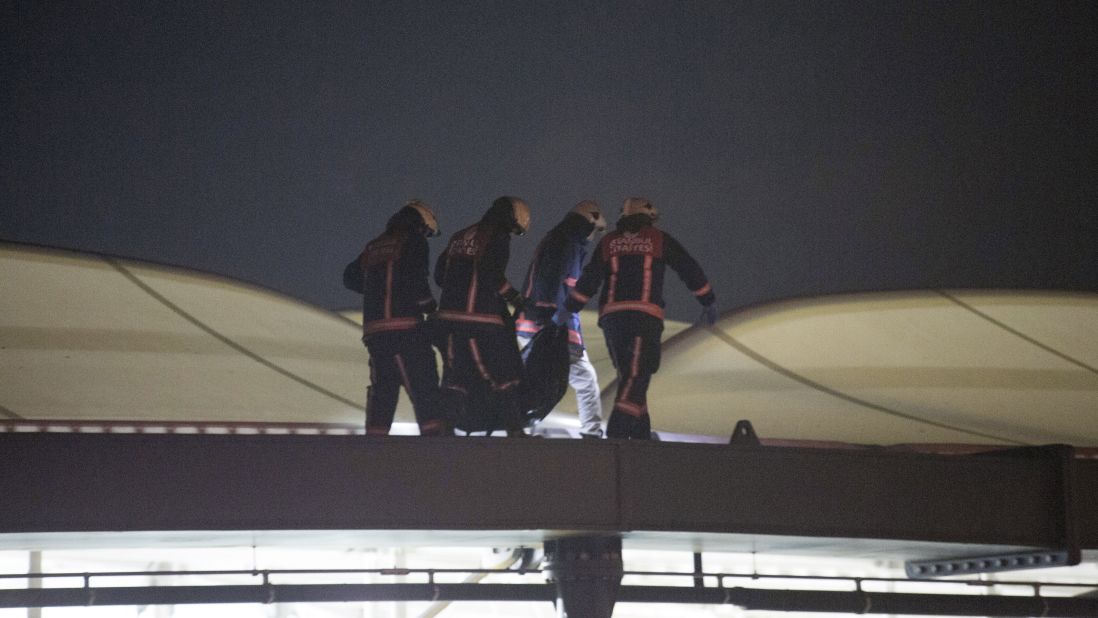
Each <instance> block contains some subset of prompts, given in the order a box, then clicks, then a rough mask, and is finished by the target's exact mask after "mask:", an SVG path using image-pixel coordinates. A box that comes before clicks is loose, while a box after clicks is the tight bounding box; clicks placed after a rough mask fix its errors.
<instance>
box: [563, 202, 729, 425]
mask: <svg viewBox="0 0 1098 618" xmlns="http://www.w3.org/2000/svg"><path fill="white" fill-rule="evenodd" d="M657 219H659V212H658V211H657V210H656V207H655V206H653V205H652V203H651V202H649V201H648V200H646V199H644V198H640V197H631V198H629V199H627V200H625V203H624V204H623V205H622V209H621V218H620V219H618V223H617V227H616V229H615V230H614V231H613V232H611V233H609V234H607V235H606V236H605V237H604V238H603V239H602V242H600V243H599V246H598V249H597V250H596V251H595V255H594V256H592V258H591V261H590V262H589V263H588V264H587V266H586V267H585V268H584V269H583V274H582V275H581V276H580V278H579V281H578V282H576V286H575V287H574V288H573V289H572V291H571V293H570V294H569V296H568V300H567V301H566V304H565V307H566V309H567V310H568V311H572V312H575V311H579V310H580V309H581V308H583V306H584V305H585V304H587V301H588V300H590V298H591V297H592V296H594V294H595V293H596V292H598V291H599V289H600V288H601V289H602V293H601V294H600V296H599V326H600V327H601V328H602V330H603V334H604V335H605V337H606V346H607V348H608V349H609V351H610V360H611V361H613V363H614V368H615V369H616V370H617V372H618V391H617V394H616V395H615V399H614V409H613V411H612V412H611V413H610V421H609V423H608V424H607V427H606V435H607V437H609V438H628V439H635V440H648V439H651V436H652V428H651V421H650V419H649V415H648V397H647V394H648V384H649V381H650V380H651V378H652V374H654V373H656V371H657V370H658V369H659V366H660V335H661V333H662V332H663V306H664V302H663V276H664V266H665V265H666V266H670V267H671V268H672V269H673V270H674V271H675V272H676V273H678V275H679V278H680V279H682V281H683V283H685V284H686V287H688V288H689V289H690V291H691V292H693V294H694V296H695V297H696V298H697V299H698V302H700V303H701V305H702V307H703V310H702V318H701V319H702V321H704V322H706V323H708V324H713V323H714V322H716V319H717V307H716V304H715V301H716V296H715V295H714V294H713V289H712V287H710V285H709V280H708V279H706V276H705V273H704V272H702V269H701V267H700V266H699V265H698V263H697V262H696V261H695V260H694V258H692V257H691V256H690V254H689V253H687V252H686V249H684V248H683V246H682V245H681V244H679V242H678V241H677V240H675V239H674V238H672V237H671V235H670V234H668V233H666V232H664V231H662V230H660V229H658V228H657V227H656V226H655V223H656V221H657Z"/></svg>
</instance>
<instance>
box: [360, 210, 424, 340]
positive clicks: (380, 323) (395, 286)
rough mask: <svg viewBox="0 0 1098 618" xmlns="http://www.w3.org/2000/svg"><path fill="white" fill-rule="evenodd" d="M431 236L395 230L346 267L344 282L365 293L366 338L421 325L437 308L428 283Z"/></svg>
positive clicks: (412, 328)
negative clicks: (428, 245) (428, 237)
mask: <svg viewBox="0 0 1098 618" xmlns="http://www.w3.org/2000/svg"><path fill="white" fill-rule="evenodd" d="M428 251H429V249H428V247H427V239H426V238H424V237H423V236H422V235H421V234H419V233H417V232H415V231H413V230H411V229H403V228H390V229H389V230H387V231H386V232H385V233H384V234H382V235H381V236H378V237H377V238H375V239H373V240H371V241H370V242H369V243H368V244H367V245H366V248H365V249H363V250H362V253H361V254H360V255H359V256H358V258H357V259H355V260H354V261H353V262H351V263H350V264H348V265H347V267H346V268H344V269H343V285H344V286H345V287H347V288H348V289H351V290H354V291H356V292H359V293H361V294H362V339H363V341H365V340H366V339H368V338H369V337H370V336H372V335H376V334H379V333H388V332H399V331H408V330H414V329H416V328H417V327H418V326H419V324H420V322H422V321H423V314H424V313H430V312H432V311H434V310H435V307H436V304H435V299H434V297H433V296H432V295H431V288H430V285H429V284H428V283H427V277H428V274H429V271H428V268H429V267H430V258H429V256H428Z"/></svg>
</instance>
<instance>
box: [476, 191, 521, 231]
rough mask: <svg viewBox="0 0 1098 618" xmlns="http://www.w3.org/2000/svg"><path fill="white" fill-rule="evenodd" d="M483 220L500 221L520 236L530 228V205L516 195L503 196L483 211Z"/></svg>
mask: <svg viewBox="0 0 1098 618" xmlns="http://www.w3.org/2000/svg"><path fill="white" fill-rule="evenodd" d="M482 220H484V221H492V222H495V223H501V224H503V225H506V226H507V227H508V228H509V231H510V232H511V233H512V234H515V235H516V236H522V235H523V234H525V233H526V230H528V229H530V207H529V206H527V205H526V202H524V201H522V200H521V199H519V198H517V197H510V196H506V195H505V196H503V197H500V198H496V201H494V202H492V207H491V208H489V209H488V212H486V213H484V218H483V219H482Z"/></svg>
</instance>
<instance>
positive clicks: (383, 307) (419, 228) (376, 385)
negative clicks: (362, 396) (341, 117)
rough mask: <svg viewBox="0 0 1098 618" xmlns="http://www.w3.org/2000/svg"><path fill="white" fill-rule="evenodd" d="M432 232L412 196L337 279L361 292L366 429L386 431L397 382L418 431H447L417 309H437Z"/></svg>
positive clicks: (430, 216) (427, 215) (427, 212)
mask: <svg viewBox="0 0 1098 618" xmlns="http://www.w3.org/2000/svg"><path fill="white" fill-rule="evenodd" d="M438 234H439V228H438V222H437V220H436V219H435V215H434V213H433V212H431V209H430V208H428V207H427V205H426V204H424V203H423V202H420V201H419V200H412V201H410V202H408V203H407V204H405V205H404V207H403V208H401V209H400V210H398V211H397V212H396V214H394V215H393V216H392V217H391V218H390V219H389V222H388V224H387V225H386V226H385V232H384V233H383V234H382V235H381V236H378V237H377V238H375V239H373V240H371V241H370V242H369V243H368V244H367V245H366V248H365V249H363V251H362V253H361V255H359V256H358V258H356V259H355V260H354V261H353V262H351V263H350V264H348V265H347V267H346V268H345V269H344V270H343V285H344V286H346V287H347V288H348V289H351V290H354V291H356V292H359V293H361V294H362V341H363V343H365V344H366V348H367V349H368V350H369V351H370V387H369V388H368V389H367V391H366V435H371V436H377V435H388V433H389V430H390V428H391V427H392V424H393V415H394V414H395V413H396V406H397V399H398V397H399V396H400V387H401V386H402V385H403V386H404V390H405V391H407V393H408V397H409V398H410V399H411V401H412V407H413V409H414V410H415V414H416V422H417V423H418V424H419V433H420V435H424V436H437V435H451V434H452V433H453V432H452V430H451V429H450V428H449V427H448V426H447V425H446V422H445V420H444V417H443V414H442V412H443V411H442V409H441V401H440V398H439V391H438V366H437V361H436V359H435V352H434V349H432V347H431V341H430V338H429V337H428V336H427V333H426V332H425V329H424V328H423V316H424V314H429V313H431V312H433V311H434V310H435V309H436V303H435V299H434V297H433V296H432V295H431V288H430V285H429V284H428V276H429V268H430V257H429V255H428V247H427V237H429V236H437V235H438Z"/></svg>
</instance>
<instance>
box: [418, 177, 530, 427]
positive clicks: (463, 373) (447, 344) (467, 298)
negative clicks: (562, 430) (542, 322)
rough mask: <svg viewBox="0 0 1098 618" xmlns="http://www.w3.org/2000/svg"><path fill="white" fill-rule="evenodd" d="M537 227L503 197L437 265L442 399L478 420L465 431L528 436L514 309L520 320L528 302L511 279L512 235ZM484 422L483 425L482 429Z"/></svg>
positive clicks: (525, 209)
mask: <svg viewBox="0 0 1098 618" xmlns="http://www.w3.org/2000/svg"><path fill="white" fill-rule="evenodd" d="M529 226H530V208H529V206H527V205H526V202H524V201H522V200H521V199H519V198H517V197H508V196H504V197H500V198H498V199H497V200H495V201H494V202H492V206H491V207H490V208H489V209H488V210H487V211H486V212H485V213H484V216H483V217H481V219H480V221H479V222H477V223H475V224H473V225H471V226H469V227H467V228H465V229H463V230H460V231H459V232H457V233H456V234H454V235H453V236H451V237H450V242H449V244H447V246H446V250H445V251H443V252H442V253H441V254H440V255H439V256H438V261H437V262H436V263H435V283H437V284H438V285H439V287H440V288H442V292H441V294H440V295H439V310H438V312H437V313H436V314H435V319H434V325H433V330H434V332H435V345H437V346H438V348H439V350H440V351H441V352H442V358H443V375H442V385H441V388H442V393H443V396H444V398H445V401H446V404H445V405H446V406H447V408H448V409H451V410H452V414H454V415H455V416H457V417H459V418H462V419H473V421H472V422H468V423H466V426H465V427H463V429H466V430H467V431H470V430H471V429H470V428H471V427H474V426H475V427H476V430H485V431H489V432H490V431H492V430H493V429H495V428H496V427H497V426H501V428H503V429H505V430H506V431H507V435H509V436H513V437H521V436H525V435H526V433H525V432H524V431H523V426H524V424H525V421H524V419H523V415H522V412H523V411H522V410H521V409H520V406H521V403H520V398H519V382H520V379H521V376H522V359H521V357H520V356H519V352H518V347H517V346H516V345H515V327H514V321H513V320H512V318H511V313H510V312H509V311H508V309H507V305H508V304H510V305H511V306H513V307H514V308H515V312H516V313H518V312H519V311H521V309H522V305H523V302H522V295H521V294H519V291H518V290H517V289H515V288H514V287H513V286H512V285H511V283H510V282H509V281H508V280H507V274H506V271H507V261H508V259H509V258H510V255H511V236H521V235H523V234H525V233H526V230H527V229H528V228H529ZM478 422H480V423H482V424H481V425H478V424H477V423H478Z"/></svg>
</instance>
